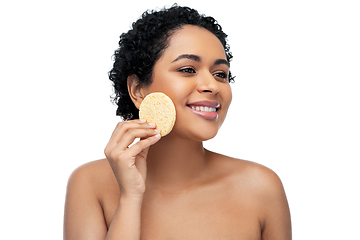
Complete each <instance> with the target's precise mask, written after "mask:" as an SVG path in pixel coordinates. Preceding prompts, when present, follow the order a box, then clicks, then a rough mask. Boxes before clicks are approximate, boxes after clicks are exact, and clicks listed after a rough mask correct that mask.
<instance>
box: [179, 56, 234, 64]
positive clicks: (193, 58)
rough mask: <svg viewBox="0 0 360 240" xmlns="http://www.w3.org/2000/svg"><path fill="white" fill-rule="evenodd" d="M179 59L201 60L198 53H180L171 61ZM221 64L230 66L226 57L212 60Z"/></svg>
mask: <svg viewBox="0 0 360 240" xmlns="http://www.w3.org/2000/svg"><path fill="white" fill-rule="evenodd" d="M181 59H190V60H194V61H196V62H201V57H199V56H198V55H195V54H181V55H180V56H178V57H177V58H176V59H175V60H174V61H172V63H173V62H176V61H179V60H181ZM221 64H225V65H226V66H228V67H230V63H229V62H228V61H227V60H226V59H217V60H216V61H215V62H214V65H221Z"/></svg>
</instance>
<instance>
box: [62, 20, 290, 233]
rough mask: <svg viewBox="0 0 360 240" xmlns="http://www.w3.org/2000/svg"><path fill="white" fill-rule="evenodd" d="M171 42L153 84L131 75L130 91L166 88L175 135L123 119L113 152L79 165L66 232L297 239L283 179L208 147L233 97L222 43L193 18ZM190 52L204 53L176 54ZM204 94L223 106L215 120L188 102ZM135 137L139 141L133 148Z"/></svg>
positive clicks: (135, 95) (138, 94) (137, 97)
mask: <svg viewBox="0 0 360 240" xmlns="http://www.w3.org/2000/svg"><path fill="white" fill-rule="evenodd" d="M169 43H170V44H169V46H168V48H167V49H166V50H165V51H164V53H163V55H162V56H161V58H160V59H159V60H158V61H157V63H156V64H155V66H154V70H153V82H152V84H150V85H149V86H142V85H141V84H139V82H138V81H137V77H136V76H130V77H129V78H128V89H129V93H130V95H131V98H132V100H133V102H134V104H135V105H136V106H137V107H139V105H140V103H141V101H142V99H143V98H144V97H145V96H146V95H147V94H149V93H151V92H164V93H165V94H167V95H168V96H169V97H170V98H171V99H172V100H173V102H174V104H175V107H176V114H177V119H176V123H175V126H174V128H173V130H172V132H171V133H170V134H169V135H167V136H165V137H163V138H161V137H160V136H159V134H158V131H157V130H156V129H155V126H154V125H153V124H149V123H146V122H144V121H141V120H132V121H127V122H122V123H119V124H118V125H117V126H116V128H115V130H114V132H113V134H112V136H111V139H110V141H109V143H108V145H107V146H106V149H105V155H106V157H107V158H106V159H103V160H98V161H94V162H90V163H88V164H85V165H83V166H81V167H79V168H78V169H76V170H75V171H74V172H73V174H72V175H71V177H70V179H69V183H68V189H67V197H66V206H65V223H64V239H67V240H72V239H77V240H79V239H87V240H89V239H140V238H141V239H157V240H161V239H197V240H198V239H229V240H230V239H243V240H245V239H246V240H260V239H263V240H289V239H291V223H290V212H289V207H288V203H287V200H286V195H285V192H284V189H283V186H282V183H281V181H280V179H279V177H278V176H277V175H276V174H275V173H274V172H273V171H271V170H270V169H268V168H266V167H264V166H261V165H259V164H256V163H252V162H249V161H244V160H240V159H234V158H230V157H227V156H224V155H220V154H217V153H213V152H211V151H208V150H206V149H204V148H203V145H202V142H203V141H205V140H208V139H210V138H213V137H214V136H215V135H216V134H217V132H218V131H219V128H220V126H221V125H222V123H223V121H224V119H225V117H226V113H227V110H228V107H229V105H230V103H231V87H230V85H229V83H228V81H227V77H226V75H227V74H228V72H229V66H228V65H227V64H226V63H225V61H219V59H220V60H224V59H225V60H226V55H225V52H224V49H223V47H222V45H221V43H220V41H219V40H218V39H217V38H216V37H215V36H214V35H213V34H212V33H211V32H209V31H207V30H205V29H203V28H199V27H196V26H189V25H187V26H184V27H183V28H182V29H179V30H177V31H176V32H175V33H174V35H173V36H172V37H171V39H170V42H169ZM184 54H186V55H194V56H198V57H199V59H200V60H199V59H197V58H194V57H187V58H180V59H178V60H176V59H177V58H178V57H179V56H181V55H184ZM174 60H176V61H174ZM219 62H221V63H220V64H219ZM203 100H209V101H216V102H218V103H220V109H219V110H218V118H217V119H206V118H204V117H201V116H199V115H197V114H194V112H193V111H192V110H191V109H190V108H189V107H188V105H189V103H193V102H196V101H203ZM135 138H141V140H140V141H139V142H137V143H136V144H134V145H132V146H131V147H129V148H128V146H129V145H130V144H131V143H132V141H133V140H134V139H135Z"/></svg>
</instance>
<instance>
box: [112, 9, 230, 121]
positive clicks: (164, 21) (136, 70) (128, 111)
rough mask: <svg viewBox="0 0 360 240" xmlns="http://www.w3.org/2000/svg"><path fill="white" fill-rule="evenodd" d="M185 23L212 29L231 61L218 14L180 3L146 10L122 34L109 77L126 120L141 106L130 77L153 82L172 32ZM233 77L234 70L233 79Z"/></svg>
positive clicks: (136, 116) (147, 82)
mask: <svg viewBox="0 0 360 240" xmlns="http://www.w3.org/2000/svg"><path fill="white" fill-rule="evenodd" d="M184 25H194V26H199V27H203V28H205V29H207V30H209V31H210V32H212V33H213V34H214V35H215V36H216V37H217V38H218V39H219V40H220V42H221V43H222V45H223V47H224V50H225V53H226V57H227V60H228V61H229V62H230V60H231V59H232V54H231V52H230V47H229V46H228V44H227V42H226V37H227V35H226V34H225V33H224V32H223V31H222V28H221V26H220V25H219V24H218V23H217V21H216V20H215V19H214V18H212V17H207V16H205V15H200V14H199V13H198V12H197V11H196V10H194V9H191V8H188V7H180V6H177V5H173V6H172V7H171V8H168V9H165V8H164V9H162V10H160V11H146V12H145V13H143V14H142V16H141V18H140V19H138V20H137V21H136V22H134V23H133V24H132V29H131V30H129V31H128V32H127V33H123V34H122V35H121V36H120V41H119V48H118V49H117V50H116V51H115V54H114V60H115V62H114V65H113V68H112V69H111V70H110V72H109V79H110V80H111V81H112V82H113V87H114V93H115V95H114V96H113V97H112V100H113V102H114V103H116V104H117V105H118V108H117V110H116V115H118V116H121V117H122V118H123V119H124V120H130V119H137V118H139V114H138V109H137V108H136V107H135V105H134V103H133V102H132V100H131V98H130V96H129V92H128V88H127V78H128V77H129V76H131V75H136V76H137V77H138V80H139V82H140V83H141V84H143V85H148V84H150V83H151V81H152V78H151V77H152V71H153V67H154V65H155V63H156V61H157V60H158V59H159V58H160V57H161V55H162V53H163V51H164V50H165V49H166V48H167V46H168V41H169V38H170V36H171V35H172V33H174V31H175V30H177V29H180V28H181V27H182V26H184ZM233 80H234V77H232V75H231V73H230V74H229V82H233Z"/></svg>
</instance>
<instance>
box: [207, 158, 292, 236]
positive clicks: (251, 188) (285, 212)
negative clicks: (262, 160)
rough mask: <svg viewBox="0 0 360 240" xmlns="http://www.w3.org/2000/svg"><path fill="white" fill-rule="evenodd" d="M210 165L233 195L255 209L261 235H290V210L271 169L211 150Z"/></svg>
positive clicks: (278, 179) (282, 190)
mask: <svg viewBox="0 0 360 240" xmlns="http://www.w3.org/2000/svg"><path fill="white" fill-rule="evenodd" d="M212 158H213V159H214V160H213V161H212V162H213V165H214V166H215V167H216V168H217V169H219V170H218V171H219V172H221V174H222V175H223V176H226V177H223V178H221V179H224V180H223V181H222V182H223V184H224V185H225V186H226V188H227V189H228V190H227V191H230V192H231V196H234V198H235V199H236V204H245V205H246V206H247V208H250V209H253V210H254V212H256V215H257V218H258V220H259V222H260V224H261V230H262V236H263V238H262V239H286V240H288V239H291V217H290V210H289V206H288V202H287V198H286V194H285V190H284V187H283V184H282V182H281V180H280V178H279V176H278V175H277V174H276V173H275V172H274V171H273V170H271V169H269V168H267V167H265V166H263V165H261V164H258V163H255V162H251V161H246V160H242V159H236V158H231V157H227V156H224V155H220V154H216V153H212Z"/></svg>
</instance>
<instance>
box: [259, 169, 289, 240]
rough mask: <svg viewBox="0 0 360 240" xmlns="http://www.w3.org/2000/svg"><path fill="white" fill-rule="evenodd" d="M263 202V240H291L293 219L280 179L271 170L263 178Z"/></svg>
mask: <svg viewBox="0 0 360 240" xmlns="http://www.w3.org/2000/svg"><path fill="white" fill-rule="evenodd" d="M261 196H262V197H261V202H262V206H263V212H264V215H263V216H264V221H263V229H262V238H261V239H262V240H291V239H292V232H291V217H290V210H289V205H288V201H287V198H286V195H285V191H284V187H283V185H282V182H281V180H280V178H279V177H278V176H277V175H276V174H275V173H274V172H273V171H271V170H268V171H265V174H264V178H262V194H261Z"/></svg>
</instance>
